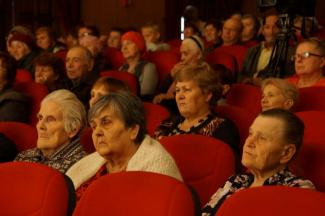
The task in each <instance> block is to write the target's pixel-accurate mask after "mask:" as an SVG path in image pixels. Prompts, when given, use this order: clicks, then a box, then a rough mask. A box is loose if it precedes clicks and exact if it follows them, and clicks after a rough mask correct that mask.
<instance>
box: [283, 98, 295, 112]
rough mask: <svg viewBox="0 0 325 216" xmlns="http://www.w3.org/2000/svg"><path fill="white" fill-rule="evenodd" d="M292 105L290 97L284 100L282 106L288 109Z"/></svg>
mask: <svg viewBox="0 0 325 216" xmlns="http://www.w3.org/2000/svg"><path fill="white" fill-rule="evenodd" d="M292 107H293V100H292V99H287V100H286V101H285V102H284V108H285V109H287V110H290V109H291V108H292Z"/></svg>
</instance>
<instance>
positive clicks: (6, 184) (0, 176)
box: [0, 162, 69, 216]
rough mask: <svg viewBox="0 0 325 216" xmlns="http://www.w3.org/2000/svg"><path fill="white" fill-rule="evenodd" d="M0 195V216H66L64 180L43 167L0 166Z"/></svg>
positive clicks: (31, 165)
mask: <svg viewBox="0 0 325 216" xmlns="http://www.w3.org/2000/svg"><path fill="white" fill-rule="evenodd" d="M0 191H1V196H0V215H15V216H52V215H53V216H64V215H67V212H68V200H69V198H68V197H69V192H68V191H69V190H68V186H67V184H66V181H65V178H64V177H63V175H62V174H61V173H60V172H58V171H57V170H54V169H52V168H50V167H47V166H45V165H41V164H37V163H29V162H10V163H2V164H0Z"/></svg>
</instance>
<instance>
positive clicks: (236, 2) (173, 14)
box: [165, 0, 242, 40]
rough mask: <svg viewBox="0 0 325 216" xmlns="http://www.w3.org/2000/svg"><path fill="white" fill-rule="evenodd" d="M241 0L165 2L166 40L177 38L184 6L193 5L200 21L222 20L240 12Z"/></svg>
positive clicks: (176, 0) (181, 0)
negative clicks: (197, 11)
mask: <svg viewBox="0 0 325 216" xmlns="http://www.w3.org/2000/svg"><path fill="white" fill-rule="evenodd" d="M241 2H242V0H204V1H202V0H166V7H165V14H166V15H165V17H166V18H165V19H166V20H165V21H166V22H165V23H166V28H165V29H166V39H167V40H168V39H173V38H178V37H179V23H180V17H181V16H182V13H183V11H184V8H185V7H186V5H193V6H195V7H196V8H197V9H198V10H199V16H200V19H202V20H208V19H224V18H227V17H228V16H230V15H231V14H232V13H234V12H237V11H240V8H241Z"/></svg>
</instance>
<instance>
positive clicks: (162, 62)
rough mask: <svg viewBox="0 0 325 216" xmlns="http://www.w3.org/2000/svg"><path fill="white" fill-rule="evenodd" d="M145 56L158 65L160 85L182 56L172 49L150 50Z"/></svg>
mask: <svg viewBox="0 0 325 216" xmlns="http://www.w3.org/2000/svg"><path fill="white" fill-rule="evenodd" d="M145 58H146V59H147V60H148V61H150V62H152V63H154V64H155V65H156V68H157V71H158V75H159V83H158V85H159V86H160V85H161V83H162V82H163V81H164V80H165V78H166V76H167V75H168V74H169V73H170V71H171V69H172V68H173V67H174V65H175V64H177V63H178V62H179V61H180V57H179V56H178V55H176V54H175V53H174V52H171V51H157V52H148V53H147V54H146V56H145Z"/></svg>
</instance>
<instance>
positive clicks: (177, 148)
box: [160, 134, 235, 205]
mask: <svg viewBox="0 0 325 216" xmlns="http://www.w3.org/2000/svg"><path fill="white" fill-rule="evenodd" d="M160 142H161V143H162V144H163V146H164V147H165V148H166V149H167V151H168V152H169V153H170V154H171V155H172V156H173V158H174V159H175V161H176V164H177V166H178V168H179V170H180V172H181V174H182V177H183V179H184V182H185V183H187V184H189V185H190V186H192V187H193V188H194V189H195V191H196V192H197V194H198V196H199V198H200V201H201V205H204V204H206V203H207V202H208V201H209V199H210V197H211V196H212V194H213V193H215V192H216V191H217V189H218V188H219V187H222V186H223V184H224V183H225V182H226V181H227V179H228V178H229V176H231V175H233V174H234V173H235V157H234V153H233V152H232V150H231V148H230V147H229V146H228V145H227V144H225V143H223V142H222V141H220V140H218V139H215V138H212V137H208V136H202V135H193V134H186V135H176V136H169V137H164V138H162V139H161V140H160Z"/></svg>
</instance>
